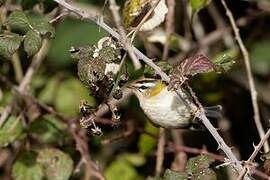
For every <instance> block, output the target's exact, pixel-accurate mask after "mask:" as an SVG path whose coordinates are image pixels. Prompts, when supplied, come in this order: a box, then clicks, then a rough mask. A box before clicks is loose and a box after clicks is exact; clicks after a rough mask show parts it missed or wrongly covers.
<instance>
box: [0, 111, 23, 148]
mask: <svg viewBox="0 0 270 180" xmlns="http://www.w3.org/2000/svg"><path fill="white" fill-rule="evenodd" d="M23 129H24V128H23V124H22V122H21V119H20V118H19V117H15V116H10V117H9V118H8V119H7V120H6V122H5V124H4V125H3V126H2V127H1V128H0V147H3V146H7V145H9V144H10V143H12V142H14V141H15V140H16V139H18V138H19V137H20V136H21V135H22V134H23Z"/></svg>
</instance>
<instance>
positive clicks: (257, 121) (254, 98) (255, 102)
mask: <svg viewBox="0 0 270 180" xmlns="http://www.w3.org/2000/svg"><path fill="white" fill-rule="evenodd" d="M221 3H222V5H223V7H224V8H225V10H226V15H227V16H228V18H229V20H230V23H231V26H232V29H233V32H234V35H235V40H236V41H237V43H238V45H239V47H240V50H241V52H242V54H243V58H244V63H245V68H246V72H247V77H248V82H249V87H250V95H251V100H252V106H253V111H254V121H255V124H256V128H257V130H258V133H259V136H260V139H262V138H263V137H264V136H265V132H264V129H263V126H262V124H261V120H260V112H259V105H258V99H257V91H256V88H255V83H254V79H253V76H252V72H251V68H250V58H249V53H248V51H247V48H246V47H245V45H244V43H243V40H242V39H241V36H240V34H239V28H238V27H237V25H236V22H235V19H234V17H233V14H232V12H231V10H230V9H229V7H228V6H227V4H226V2H225V0H221ZM268 151H269V143H268V142H266V143H265V144H264V152H268Z"/></svg>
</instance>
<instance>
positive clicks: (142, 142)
mask: <svg viewBox="0 0 270 180" xmlns="http://www.w3.org/2000/svg"><path fill="white" fill-rule="evenodd" d="M145 131H146V132H149V133H151V134H153V135H158V132H159V131H158V128H157V127H155V126H153V125H152V124H151V123H149V122H148V121H147V123H146V125H145ZM156 144H157V140H156V139H154V138H153V137H150V136H149V135H147V134H142V135H141V136H140V138H139V142H138V146H139V150H140V153H142V154H144V155H148V154H150V153H151V152H152V151H153V149H154V148H155V147H156Z"/></svg>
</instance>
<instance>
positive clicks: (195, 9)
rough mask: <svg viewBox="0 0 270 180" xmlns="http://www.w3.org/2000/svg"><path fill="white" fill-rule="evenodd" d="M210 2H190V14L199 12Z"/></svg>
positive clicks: (191, 0)
mask: <svg viewBox="0 0 270 180" xmlns="http://www.w3.org/2000/svg"><path fill="white" fill-rule="evenodd" d="M210 2H211V0H190V4H191V8H192V12H193V13H196V12H199V11H200V10H201V9H203V8H204V7H206V6H207V5H208V4H209V3H210Z"/></svg>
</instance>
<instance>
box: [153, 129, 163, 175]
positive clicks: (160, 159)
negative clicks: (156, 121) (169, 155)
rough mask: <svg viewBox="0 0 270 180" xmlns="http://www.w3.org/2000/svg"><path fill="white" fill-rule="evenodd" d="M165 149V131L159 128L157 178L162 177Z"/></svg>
mask: <svg viewBox="0 0 270 180" xmlns="http://www.w3.org/2000/svg"><path fill="white" fill-rule="evenodd" d="M164 147H165V129H164V128H159V138H158V148H157V157H156V172H155V175H156V176H157V177H159V176H160V174H161V171H162V165H163V160H164Z"/></svg>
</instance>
